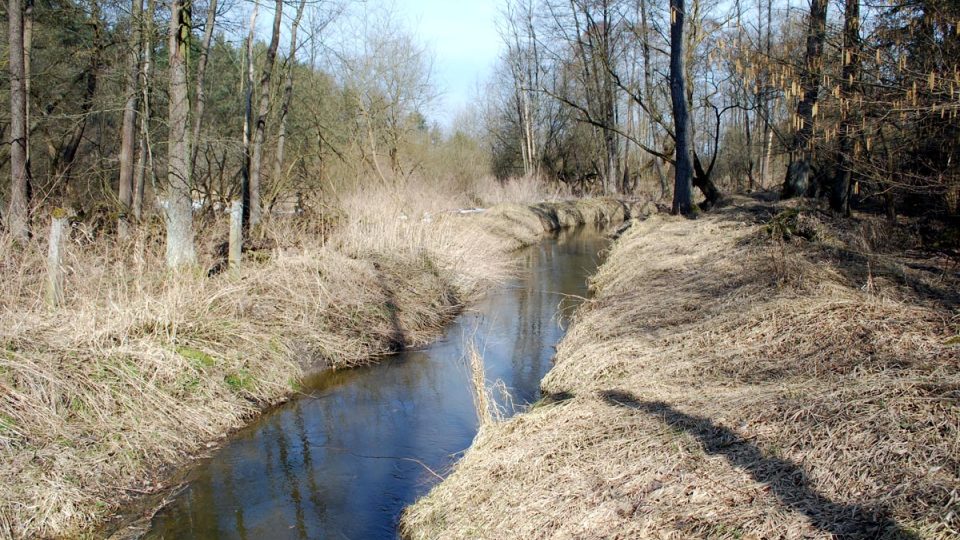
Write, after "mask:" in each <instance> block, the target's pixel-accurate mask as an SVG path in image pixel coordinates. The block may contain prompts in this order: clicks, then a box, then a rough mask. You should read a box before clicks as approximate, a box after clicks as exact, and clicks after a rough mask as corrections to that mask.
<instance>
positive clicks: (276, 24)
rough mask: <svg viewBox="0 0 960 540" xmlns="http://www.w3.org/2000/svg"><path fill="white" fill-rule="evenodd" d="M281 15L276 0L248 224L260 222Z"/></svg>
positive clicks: (262, 85)
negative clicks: (273, 77) (264, 151)
mask: <svg viewBox="0 0 960 540" xmlns="http://www.w3.org/2000/svg"><path fill="white" fill-rule="evenodd" d="M282 17H283V0H277V1H276V4H275V6H274V11H273V32H272V33H271V34H270V44H269V45H268V46H267V58H266V60H265V61H264V63H263V74H262V75H261V76H260V109H259V111H258V112H257V122H256V125H255V126H254V128H253V151H252V155H251V156H250V210H249V212H250V220H249V223H250V226H251V227H255V226H256V225H258V224H259V223H260V219H261V214H262V212H263V209H262V208H261V206H262V205H261V204H260V172H261V163H262V161H263V139H264V135H265V133H266V129H267V114H268V113H269V112H270V79H271V77H272V76H273V64H274V62H275V61H276V59H277V47H278V46H279V45H280V21H281V19H282Z"/></svg>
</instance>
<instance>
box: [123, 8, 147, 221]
mask: <svg viewBox="0 0 960 540" xmlns="http://www.w3.org/2000/svg"><path fill="white" fill-rule="evenodd" d="M142 15H143V0H132V2H131V7H130V28H131V36H130V44H129V50H128V51H127V72H126V74H125V75H126V86H125V93H126V98H127V99H126V102H125V103H124V106H123V120H122V122H121V124H120V179H119V183H118V186H117V192H118V193H117V195H118V197H119V199H120V219H119V223H118V230H119V231H120V233H121V234H125V233H126V224H127V213H128V212H129V211H130V209H131V207H132V206H133V190H134V188H133V177H134V165H135V163H134V155H133V153H134V148H133V147H134V144H135V139H136V129H137V104H138V103H139V100H138V89H137V79H138V78H139V77H140V47H141V41H142V40H141V38H140V32H139V27H140V19H141V17H142Z"/></svg>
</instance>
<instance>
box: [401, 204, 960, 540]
mask: <svg viewBox="0 0 960 540" xmlns="http://www.w3.org/2000/svg"><path fill="white" fill-rule="evenodd" d="M917 247H918V244H913V241H912V235H911V231H910V228H909V227H908V226H906V225H900V226H891V225H889V224H887V223H885V222H883V221H881V220H877V219H873V218H868V217H864V216H860V217H858V218H856V219H854V220H853V221H852V222H847V221H844V220H834V219H832V218H831V217H829V215H827V214H826V213H823V212H820V211H817V210H815V209H809V208H803V209H799V210H798V209H797V208H792V207H787V206H775V205H770V204H765V203H757V202H755V201H751V200H745V199H741V200H737V201H736V202H735V204H734V206H733V207H732V208H728V209H726V210H724V211H721V212H718V213H713V214H709V215H706V216H702V217H701V218H700V219H697V220H693V221H688V220H683V219H678V218H672V217H661V216H657V217H654V218H651V219H650V220H647V221H643V222H636V223H634V225H633V226H632V227H631V228H630V229H629V231H628V232H627V233H626V234H625V235H624V236H623V237H622V238H620V239H619V240H618V241H617V242H616V244H615V245H614V247H613V248H612V252H611V253H610V255H609V257H608V259H607V261H606V263H605V264H604V265H603V267H602V268H601V270H600V271H599V273H598V275H597V276H596V277H595V279H594V280H593V286H594V288H595V290H596V296H595V297H594V298H593V299H592V300H591V301H589V302H588V303H586V304H584V306H583V307H582V308H581V310H580V311H579V312H578V314H577V315H576V321H575V323H574V325H573V327H572V328H571V330H570V332H569V333H568V334H567V336H566V338H565V339H564V341H563V342H562V344H561V346H560V347H559V349H558V353H557V359H556V366H555V367H554V369H553V370H552V371H551V372H550V373H549V374H548V376H547V378H546V379H545V380H544V381H543V384H542V387H543V389H544V391H545V392H546V393H548V394H551V395H552V396H553V399H552V400H551V401H552V402H551V403H549V404H543V405H541V406H538V407H536V408H534V409H533V410H531V411H530V412H528V413H526V414H523V415H521V416H518V417H515V418H514V419H512V420H509V421H507V422H505V423H502V424H498V425H494V426H491V427H486V428H485V429H484V430H483V431H481V433H480V434H479V435H478V437H477V439H476V441H475V443H474V446H473V447H472V448H471V450H470V451H469V452H468V453H467V454H466V456H465V457H464V459H463V460H462V462H461V463H460V464H459V465H457V467H456V469H455V471H454V472H453V473H452V474H451V475H450V476H449V477H448V478H447V479H446V480H445V481H444V482H442V483H441V484H440V485H439V486H438V487H436V488H435V489H434V490H433V491H432V492H431V493H430V494H429V495H428V496H426V497H425V498H424V499H422V500H421V501H419V502H418V503H417V504H416V505H415V506H413V507H411V508H410V509H408V511H407V512H406V513H405V515H404V518H403V523H402V528H403V533H404V535H405V536H407V537H410V538H678V539H679V538H830V537H844V538H911V537H920V538H957V537H958V536H960V393H958V392H960V391H958V389H960V349H958V347H957V345H956V343H957V341H958V338H957V334H958V328H957V323H958V319H957V315H956V314H957V307H958V306H960V297H958V293H957V291H958V287H957V285H958V266H957V261H956V260H950V259H947V258H942V257H939V256H936V255H934V254H930V253H921V252H918V251H911V250H914V249H916V248H917Z"/></svg>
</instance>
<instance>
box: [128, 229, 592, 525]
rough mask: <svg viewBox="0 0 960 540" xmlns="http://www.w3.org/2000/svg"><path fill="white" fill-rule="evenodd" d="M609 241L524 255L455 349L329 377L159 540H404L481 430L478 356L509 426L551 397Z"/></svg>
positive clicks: (197, 478) (246, 444)
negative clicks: (473, 384) (473, 349)
mask: <svg viewBox="0 0 960 540" xmlns="http://www.w3.org/2000/svg"><path fill="white" fill-rule="evenodd" d="M606 244H607V241H606V239H605V238H604V237H603V236H602V235H601V234H600V233H599V232H598V231H596V230H594V229H592V228H582V229H579V230H574V231H566V232H563V233H560V234H559V235H557V236H556V237H554V238H549V239H547V240H544V241H543V242H541V243H539V244H537V245H535V246H532V247H529V248H526V249H524V250H523V251H522V252H521V253H520V254H519V255H518V256H519V257H521V258H522V259H523V262H524V269H523V271H522V272H521V273H520V275H519V276H518V277H516V278H514V279H512V280H511V281H509V282H508V283H507V284H506V285H504V286H503V287H501V288H499V289H497V290H495V291H492V292H491V293H489V294H487V295H486V297H485V298H484V299H483V300H482V301H481V302H479V303H478V304H477V305H475V306H473V307H472V308H471V309H470V310H468V311H466V312H464V313H463V314H462V315H460V316H459V317H458V318H457V319H456V320H455V321H454V323H453V324H451V325H450V326H449V327H448V328H447V330H446V332H445V333H444V335H443V337H442V338H441V339H439V340H438V341H436V342H434V343H433V344H431V345H430V346H428V347H426V348H424V349H421V350H410V351H405V352H403V353H400V354H398V355H397V356H395V357H391V358H390V359H389V360H387V361H385V362H383V363H382V364H379V365H376V366H371V367H366V368H358V369H351V370H343V371H336V372H325V373H322V374H320V375H318V376H316V377H314V378H312V379H309V380H307V381H304V385H303V393H304V394H306V395H305V396H304V397H302V398H297V399H295V400H293V401H291V402H290V403H288V404H286V405H284V406H282V407H280V408H278V409H276V410H274V411H272V412H270V413H268V414H265V415H263V416H262V417H261V418H259V419H257V420H256V421H255V422H254V423H252V424H251V425H250V426H248V427H246V428H244V429H243V430H241V431H240V432H238V433H237V434H236V436H235V437H233V438H232V439H231V440H230V441H229V442H228V443H227V444H226V445H225V446H224V447H223V448H222V449H220V450H218V451H217V453H216V454H215V455H214V456H213V457H212V458H211V459H209V460H205V461H203V462H201V463H200V464H199V465H198V466H197V468H196V470H194V471H192V472H191V473H190V475H189V476H188V479H189V481H190V482H189V484H188V486H187V487H186V489H184V490H183V491H182V492H181V493H180V494H179V495H178V496H177V497H176V498H175V499H174V500H173V501H172V502H171V503H170V504H169V505H167V506H166V507H164V508H163V509H162V510H161V511H160V512H158V513H157V515H156V516H155V517H154V519H153V522H152V525H151V529H150V530H149V532H147V534H146V536H145V537H146V538H150V539H159V538H166V539H174V538H177V539H180V538H204V539H205V538H239V539H255V538H271V539H285V538H291V539H293V538H296V539H319V538H338V539H343V538H351V539H358V538H396V536H397V532H396V525H397V520H398V519H399V516H400V513H401V511H402V510H403V508H404V507H405V506H406V505H408V504H410V503H412V502H413V501H415V500H416V498H417V497H420V496H422V495H423V494H425V493H426V492H427V491H428V490H429V489H430V487H431V486H432V485H433V484H435V483H436V482H437V481H438V477H437V476H436V474H437V473H439V474H441V475H442V474H445V473H446V472H448V471H449V469H450V466H451V465H452V464H453V463H454V462H455V461H456V459H457V458H458V457H459V456H460V455H461V454H462V453H463V451H464V450H466V449H467V448H468V447H469V446H470V444H471V442H472V441H473V438H474V436H475V435H476V432H477V415H476V412H475V410H474V406H473V398H472V395H471V391H470V383H469V373H468V368H467V365H466V362H465V361H464V357H465V350H466V348H467V347H468V346H469V344H470V342H471V341H473V342H475V343H476V344H477V346H478V348H479V349H480V350H481V352H482V354H483V357H484V365H485V369H486V378H487V381H488V385H489V384H490V383H492V382H494V381H498V380H499V381H502V382H503V384H504V385H505V386H506V387H507V388H508V389H509V394H510V397H511V400H512V405H511V403H510V401H511V400H504V398H503V397H502V396H498V395H496V394H495V398H496V399H497V401H498V403H499V404H500V405H501V407H503V408H504V409H506V413H507V414H513V413H515V412H517V411H518V410H522V408H523V407H524V406H526V405H527V404H529V403H532V402H533V401H535V400H536V399H538V397H539V386H540V380H541V379H542V378H543V376H544V375H545V374H546V372H547V371H548V370H549V369H550V367H551V364H552V358H553V356H554V348H555V346H556V344H557V343H558V342H559V341H560V338H561V337H562V336H563V333H564V330H563V327H565V325H566V316H567V315H569V313H570V312H571V311H572V309H573V308H574V307H575V306H576V305H577V304H579V301H580V299H581V298H583V297H585V296H586V294H587V284H586V280H587V278H588V277H589V276H590V275H591V274H593V272H594V271H595V270H596V267H597V265H598V262H599V255H598V254H599V252H600V251H601V250H602V249H603V248H604V247H606Z"/></svg>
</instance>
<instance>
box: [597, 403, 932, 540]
mask: <svg viewBox="0 0 960 540" xmlns="http://www.w3.org/2000/svg"><path fill="white" fill-rule="evenodd" d="M601 397H602V398H603V399H604V401H606V402H607V403H608V404H610V405H613V406H616V407H625V408H628V409H633V410H636V411H641V412H644V413H647V414H649V415H651V416H655V417H656V418H658V419H659V420H661V421H662V422H664V423H665V424H667V425H669V426H670V427H672V428H675V429H678V430H683V431H685V432H687V433H689V434H691V435H693V436H694V437H696V438H697V439H698V440H699V441H700V444H702V445H703V449H704V451H706V452H707V453H708V454H711V455H720V456H723V457H725V458H726V459H727V461H729V462H730V464H731V465H733V466H734V467H737V468H739V469H742V470H745V471H747V472H749V473H750V474H751V476H753V478H754V479H755V480H756V481H757V482H762V483H764V484H766V485H768V486H770V489H771V490H772V493H773V494H774V495H776V496H777V498H778V499H780V501H781V502H782V503H783V504H784V505H785V506H787V507H789V508H790V509H792V510H795V511H797V512H801V513H803V514H804V515H806V516H807V517H808V518H810V522H811V523H812V524H813V525H814V526H815V527H817V528H818V529H820V530H821V531H823V532H825V533H828V534H831V535H833V536H834V537H835V538H842V539H850V540H853V539H864V540H866V539H894V538H908V539H916V538H919V537H918V536H916V535H915V534H913V533H911V532H909V531H906V530H904V529H902V528H901V527H900V526H899V525H898V524H897V523H896V522H895V521H894V520H893V519H892V518H890V517H889V516H888V515H887V511H886V510H884V509H882V508H880V509H871V508H867V507H865V506H861V505H853V504H841V503H836V502H834V501H831V500H830V499H828V498H827V497H825V496H823V495H821V494H819V493H817V492H816V491H815V490H814V489H813V488H811V487H810V485H809V481H808V479H807V475H806V473H805V471H804V470H803V468H802V467H800V466H799V465H797V464H796V463H793V462H792V461H789V460H786V459H782V458H778V457H771V456H767V455H764V453H763V452H762V451H761V450H760V449H759V448H757V447H756V446H755V445H753V444H752V443H750V442H749V441H747V440H745V439H743V438H742V437H740V436H739V435H737V434H736V433H735V432H734V431H732V430H730V429H727V428H724V427H720V426H717V425H715V424H714V423H713V422H711V421H710V419H708V418H702V417H699V416H693V415H689V414H685V413H682V412H680V411H678V410H676V409H674V408H673V407H671V406H670V405H668V404H666V403H662V402H658V401H641V400H638V399H637V398H636V397H634V396H633V395H632V394H629V393H627V392H622V391H616V390H608V391H605V392H602V393H601Z"/></svg>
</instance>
